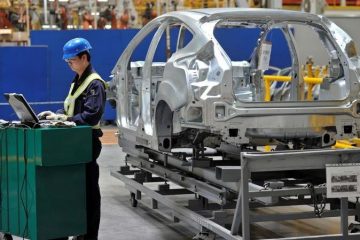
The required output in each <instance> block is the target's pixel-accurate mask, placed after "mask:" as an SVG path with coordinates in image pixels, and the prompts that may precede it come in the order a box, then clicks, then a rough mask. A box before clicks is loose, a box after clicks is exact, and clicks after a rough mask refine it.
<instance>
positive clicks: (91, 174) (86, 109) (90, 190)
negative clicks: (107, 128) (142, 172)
mask: <svg viewBox="0 0 360 240" xmlns="http://www.w3.org/2000/svg"><path fill="white" fill-rule="evenodd" d="M91 49H92V47H91V45H90V43H89V42H88V41H87V40H86V39H84V38H74V39H71V40H70V41H68V42H67V43H66V44H65V45H64V47H63V52H64V54H63V59H64V60H65V61H66V62H67V63H68V65H69V67H70V68H71V70H73V71H74V72H75V73H76V75H75V77H74V79H73V81H72V83H71V86H70V91H69V94H68V96H67V98H66V99H65V102H64V109H61V110H59V111H57V112H56V113H53V112H50V111H45V112H42V113H40V114H39V118H40V119H44V118H46V119H48V120H60V121H73V122H75V123H76V124H77V125H90V126H92V128H93V130H92V161H91V162H90V163H87V165H86V199H87V201H86V207H87V233H86V235H84V236H80V237H77V238H75V239H91V240H92V239H98V230H99V224H100V198H101V196H100V188H99V165H98V164H97V162H96V159H97V158H98V157H99V155H100V152H101V148H102V146H101V142H100V140H99V137H101V136H102V135H103V133H102V131H101V129H100V119H101V117H102V115H103V112H104V108H105V99H106V96H105V88H106V83H105V82H104V80H102V79H101V77H100V76H99V75H98V74H97V73H96V72H95V71H94V69H93V68H92V65H91V63H90V60H91V55H90V50H91ZM69 197H71V196H69Z"/></svg>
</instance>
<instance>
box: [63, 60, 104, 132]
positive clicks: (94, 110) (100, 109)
mask: <svg viewBox="0 0 360 240" xmlns="http://www.w3.org/2000/svg"><path fill="white" fill-rule="evenodd" d="M93 72H95V70H94V69H93V68H92V66H91V64H89V66H88V67H87V68H86V69H85V71H84V73H83V74H82V75H81V77H80V78H79V75H78V74H76V76H75V77H74V80H73V81H72V82H73V83H74V88H73V90H72V92H71V94H74V93H75V91H76V90H77V89H78V88H79V86H80V85H81V83H82V82H84V80H85V79H86V78H87V77H88V76H89V75H90V74H91V73H93ZM105 100H106V93H105V86H104V84H103V82H101V81H100V80H99V81H98V80H94V81H92V82H91V83H90V84H89V86H88V87H87V88H86V89H85V91H84V92H83V93H82V94H81V95H80V96H79V97H78V98H77V99H76V100H75V108H74V115H73V116H72V117H69V118H68V121H73V122H75V123H76V125H90V126H94V125H96V124H97V123H98V122H99V121H100V120H101V117H102V115H103V113H104V109H105ZM60 112H61V113H64V109H62V110H60ZM102 135H103V133H102V131H101V129H93V137H101V136H102Z"/></svg>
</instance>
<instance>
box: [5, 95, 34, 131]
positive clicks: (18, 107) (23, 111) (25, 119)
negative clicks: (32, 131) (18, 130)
mask: <svg viewBox="0 0 360 240" xmlns="http://www.w3.org/2000/svg"><path fill="white" fill-rule="evenodd" d="M4 96H5V98H6V100H7V101H8V103H9V104H10V106H11V107H12V109H14V111H15V113H16V115H17V117H18V118H19V120H20V121H21V123H23V124H26V125H30V126H35V125H37V124H39V118H38V117H37V116H36V114H35V112H34V110H33V109H32V108H31V107H30V105H29V103H28V102H27V101H26V99H25V97H24V96H23V95H22V94H18V93H4Z"/></svg>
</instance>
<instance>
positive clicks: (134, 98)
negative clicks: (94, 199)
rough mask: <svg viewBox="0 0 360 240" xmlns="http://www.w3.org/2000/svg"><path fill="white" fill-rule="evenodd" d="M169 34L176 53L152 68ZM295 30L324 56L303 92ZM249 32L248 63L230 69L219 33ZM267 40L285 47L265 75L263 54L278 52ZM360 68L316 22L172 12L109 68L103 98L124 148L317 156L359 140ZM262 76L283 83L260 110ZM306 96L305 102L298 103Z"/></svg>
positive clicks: (330, 29)
mask: <svg viewBox="0 0 360 240" xmlns="http://www.w3.org/2000/svg"><path fill="white" fill-rule="evenodd" d="M174 27H175V28H176V29H177V36H178V37H177V39H176V48H175V49H174V51H173V52H170V51H169V48H167V52H166V53H167V57H168V58H167V59H166V61H163V62H156V61H155V60H154V56H155V55H156V51H158V50H157V48H158V45H159V43H160V42H161V39H163V38H164V36H165V41H166V42H167V43H168V42H169V39H168V36H169V34H167V33H169V31H170V30H169V29H170V28H174ZM303 28H304V29H305V28H306V29H309V30H306V31H309V33H310V32H313V33H314V34H313V35H312V36H315V37H316V38H318V39H317V41H318V42H320V45H319V46H320V47H316V49H318V48H324V54H325V56H326V57H325V58H324V59H325V63H326V64H327V67H326V69H327V74H324V76H323V78H322V79H321V80H322V82H321V83H320V84H317V85H316V87H315V88H314V90H312V89H310V87H309V86H307V85H306V83H304V76H305V73H306V69H305V70H304V66H306V63H305V62H304V61H305V60H304V57H303V56H301V55H302V54H303V53H304V52H305V51H302V49H301V48H302V47H304V46H305V44H302V45H299V43H298V42H297V39H299V38H301V37H302V38H303V39H305V42H306V41H310V42H308V44H309V45H313V44H314V46H315V45H316V42H315V41H313V42H311V41H312V40H310V39H309V40H307V38H308V36H310V35H311V34H308V32H306V31H305V32H306V34H304V33H305V32H302V33H300V32H301V31H302V29H303ZM219 29H220V30H219ZM249 29H255V30H254V31H255V32H256V34H255V35H257V37H256V41H254V45H253V47H252V49H253V50H252V53H251V55H249V56H248V58H243V59H235V60H233V59H232V57H230V55H231V54H232V52H231V48H230V52H229V51H226V50H225V49H226V46H224V44H223V43H220V41H219V38H221V35H222V34H221V31H227V30H229V31H237V30H239V31H247V30H249ZM299 29H300V30H299ZM217 31H220V34H218V35H217V34H216V32H217ZM251 31H253V30H251ZM272 34H281V36H282V38H283V39H284V41H285V43H286V44H280V45H279V46H277V47H278V48H279V49H280V48H282V47H285V48H286V49H287V50H286V51H287V52H288V55H289V60H288V62H289V64H288V66H285V67H284V66H282V67H278V66H270V65H271V62H272V60H271V59H270V63H269V59H267V58H272V57H274V58H275V57H276V55H274V56H273V55H271V53H269V51H268V50H269V48H270V51H271V48H272V49H273V50H274V49H275V47H276V46H275V45H274V44H273V43H272V42H271V36H270V35H272ZM188 35H191V37H190V39H189V37H188ZM149 36H150V38H151V42H150V45H149V47H148V48H145V49H140V50H142V51H146V58H145V59H144V61H134V60H133V59H132V56H133V55H134V51H135V50H136V51H138V50H137V47H138V46H139V44H140V43H141V42H142V41H143V40H144V39H145V38H147V37H149ZM219 36H220V37H219ZM245 39H246V34H245V37H244V38H243V39H242V38H240V39H235V40H234V44H238V46H240V47H241V44H242V41H245ZM269 39H270V40H269ZM237 41H238V42H237ZM269 46H270V47H269ZM316 46H317V45H316ZM266 47H267V48H266ZM266 49H267V50H266ZM280 52H281V51H280ZM310 52H311V51H310ZM307 57H308V56H307ZM359 68H360V64H359V57H358V55H357V53H356V49H355V46H354V42H353V40H352V39H351V37H350V36H349V35H348V34H346V33H345V32H344V31H343V30H341V29H340V28H339V27H338V26H336V25H335V24H334V23H332V22H331V21H329V20H328V19H327V18H325V17H323V16H317V15H312V14H308V13H302V12H293V11H283V10H259V9H250V10H249V9H204V10H193V11H178V12H171V13H168V14H165V15H162V16H159V17H158V18H156V19H154V20H153V21H151V22H150V23H149V24H147V25H146V26H145V27H144V28H143V29H142V30H140V31H139V33H138V34H137V35H136V36H135V37H134V39H133V40H132V41H131V42H130V43H129V45H128V47H127V48H126V49H125V51H124V52H123V54H122V55H121V57H120V58H119V60H118V62H117V64H116V66H115V67H114V69H113V72H112V73H113V80H112V82H111V84H110V85H111V92H110V98H113V99H115V100H116V101H117V113H118V115H117V124H118V127H119V133H120V135H119V138H120V142H123V143H124V142H126V143H131V144H133V145H140V146H144V147H147V148H151V149H155V150H159V151H165V152H170V151H171V150H172V149H174V148H178V147H191V146H192V147H194V146H196V145H198V144H201V146H209V147H217V148H218V149H220V150H221V149H224V151H228V150H229V149H243V148H253V147H257V146H263V145H266V144H272V145H279V146H286V147H287V148H288V147H289V146H290V148H294V149H299V148H321V147H327V146H331V145H333V144H334V143H335V141H336V140H337V139H344V138H352V137H355V136H357V134H358V130H359V123H360V121H359V120H360V119H359V117H360V100H359V90H360V89H359V77H360V76H359V74H360V72H359ZM309 72H311V70H309V71H308V72H307V74H308V77H309V76H310V74H309ZM265 75H275V76H279V75H281V76H288V77H290V78H291V80H290V81H289V82H287V83H281V82H278V81H273V82H272V85H271V99H270V101H269V100H267V101H265V100H264V97H265V95H266V93H265V92H266V89H265V88H266V86H265V85H266V84H265V81H264V79H265V78H264V76H265ZM310 77H311V76H310ZM307 91H308V92H307ZM309 91H313V92H311V93H312V94H313V95H314V98H313V99H312V100H307V99H306V95H309V94H310V93H309ZM225 149H227V150H225Z"/></svg>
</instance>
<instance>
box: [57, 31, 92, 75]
mask: <svg viewBox="0 0 360 240" xmlns="http://www.w3.org/2000/svg"><path fill="white" fill-rule="evenodd" d="M90 49H92V47H91V45H90V43H89V41H88V40H86V39H85V38H74V39H71V40H70V41H68V42H67V43H65V45H64V47H63V53H64V54H63V59H64V60H65V61H66V62H67V63H68V64H69V67H70V68H71V69H72V70H73V71H75V72H77V73H79V72H83V71H84V70H85V68H86V67H87V66H88V65H89V63H90V60H91V56H90Z"/></svg>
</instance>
